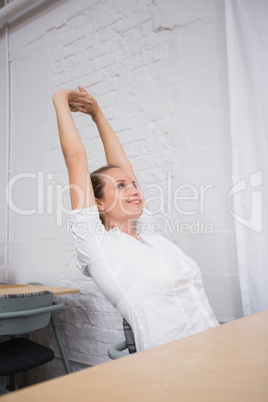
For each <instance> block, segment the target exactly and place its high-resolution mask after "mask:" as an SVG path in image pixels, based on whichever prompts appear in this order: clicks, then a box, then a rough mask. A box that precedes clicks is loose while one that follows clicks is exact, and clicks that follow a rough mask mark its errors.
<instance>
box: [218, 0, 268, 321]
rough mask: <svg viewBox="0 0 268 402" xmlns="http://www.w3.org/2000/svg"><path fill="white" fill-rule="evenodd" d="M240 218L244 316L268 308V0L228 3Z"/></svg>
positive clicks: (233, 208) (232, 198)
mask: <svg viewBox="0 0 268 402" xmlns="http://www.w3.org/2000/svg"><path fill="white" fill-rule="evenodd" d="M225 13H226V34H227V55H228V74H229V96H230V123H231V138H232V152H233V156H232V161H233V187H232V189H231V190H230V192H229V199H228V206H229V211H230V213H231V215H232V216H233V218H234V219H235V227H236V238H237V254H238V266H239V277H240V285H241V294H242V302H243V310H244V314H245V315H248V314H252V313H255V312H258V311H261V310H264V309H267V308H268V231H267V226H268V225H267V222H268V217H267V207H268V199H267V195H268V176H267V175H268V0H225Z"/></svg>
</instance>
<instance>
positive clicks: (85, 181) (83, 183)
mask: <svg viewBox="0 0 268 402" xmlns="http://www.w3.org/2000/svg"><path fill="white" fill-rule="evenodd" d="M53 102H54V106H55V109H56V114H57V122H58V129H59V137H60V142H61V147H62V152H63V155H64V158H65V162H66V166H67V169H68V173H69V181H70V196H71V204H72V209H73V221H74V223H73V227H72V231H73V235H74V241H75V246H76V250H77V265H78V268H79V269H80V270H81V271H82V272H83V273H84V274H85V275H87V276H91V277H92V278H93V279H94V281H95V283H96V284H97V286H98V287H99V288H100V290H101V291H102V292H103V294H104V295H105V296H106V297H107V298H108V300H110V302H111V303H112V304H113V305H114V306H115V307H116V308H117V309H118V311H119V312H120V313H121V314H122V316H123V317H124V318H125V319H126V320H127V321H128V323H129V324H130V325H131V327H132V329H133V332H134V337H135V343H136V348H137V351H140V350H143V349H148V348H151V347H154V346H157V345H161V344H163V343H166V342H169V341H173V340H175V339H179V338H182V337H185V336H188V335H190V334H194V333H196V332H199V331H203V330H205V329H208V328H211V327H214V326H216V325H218V322H217V320H216V318H215V316H214V313H213V311H212V309H211V307H210V305H209V302H208V300H207V297H206V295H205V293H204V289H203V285H202V279H201V273H200V270H199V268H198V266H197V265H196V264H195V262H194V261H192V260H191V259H190V258H189V257H187V256H186V255H185V254H184V253H183V252H182V251H181V250H180V249H179V248H178V247H177V246H176V245H175V244H173V243H172V242H170V241H168V240H167V239H165V238H164V237H162V236H161V235H159V234H156V233H154V232H153V230H151V228H152V222H151V216H150V213H149V212H148V210H147V209H146V204H145V201H144V199H143V195H142V192H141V189H140V187H139V184H138V181H137V178H136V177H135V174H134V172H133V170H132V166H131V163H130V161H129V160H128V158H127V156H126V154H125V152H124V150H123V148H122V146H121V144H120V142H119V140H118V138H117V136H116V134H115V133H114V131H113V129H112V128H111V126H110V125H109V123H108V122H107V120H106V119H105V117H104V115H103V113H102V111H101V109H100V107H99V105H98V103H97V101H96V100H95V99H94V98H93V97H92V96H91V95H90V94H89V93H88V92H87V91H86V90H85V89H84V88H82V87H79V91H75V90H70V89H65V90H61V91H58V92H56V93H55V94H54V96H53ZM71 111H73V112H78V111H79V112H82V113H87V114H89V115H90V116H91V117H92V119H93V121H94V122H95V124H96V126H97V128H98V131H99V135H100V138H101V140H102V142H103V146H104V150H105V155H106V160H107V164H108V166H106V167H104V168H101V169H98V170H97V171H95V172H93V173H92V174H91V176H90V175H89V171H88V165H87V155H86V151H85V148H84V146H83V143H82V141H81V138H80V136H79V133H78V130H77V128H76V126H75V123H74V121H73V118H72V114H71Z"/></svg>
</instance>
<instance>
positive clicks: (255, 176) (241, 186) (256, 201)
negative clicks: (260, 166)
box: [228, 170, 263, 233]
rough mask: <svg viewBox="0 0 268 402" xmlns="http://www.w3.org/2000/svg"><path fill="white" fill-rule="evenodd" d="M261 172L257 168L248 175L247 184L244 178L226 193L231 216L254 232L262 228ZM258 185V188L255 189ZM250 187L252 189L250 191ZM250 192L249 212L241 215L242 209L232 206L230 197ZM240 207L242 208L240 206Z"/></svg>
mask: <svg viewBox="0 0 268 402" xmlns="http://www.w3.org/2000/svg"><path fill="white" fill-rule="evenodd" d="M262 184H263V173H262V170H258V171H257V172H255V173H252V174H251V175H250V176H249V186H248V185H247V181H246V179H245V178H243V179H241V180H239V181H238V182H237V183H236V184H234V185H233V187H232V188H231V190H230V191H229V193H228V210H229V213H230V214H231V216H232V217H233V218H234V219H235V220H236V222H238V223H240V224H241V225H242V226H245V227H247V228H248V229H250V230H253V231H254V232H257V233H260V232H262V229H263V190H262V188H261V187H262ZM257 187H258V189H256V188H257ZM252 189H254V190H253V191H252ZM244 191H248V192H250V214H249V217H245V216H243V215H242V211H238V210H234V209H235V208H232V206H231V204H232V199H234V200H235V198H237V197H240V196H242V194H241V193H242V192H244ZM241 209H242V208H241Z"/></svg>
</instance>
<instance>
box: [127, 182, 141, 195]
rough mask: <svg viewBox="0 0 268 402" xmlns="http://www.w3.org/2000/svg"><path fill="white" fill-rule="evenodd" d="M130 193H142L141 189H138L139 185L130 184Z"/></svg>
mask: <svg viewBox="0 0 268 402" xmlns="http://www.w3.org/2000/svg"><path fill="white" fill-rule="evenodd" d="M128 193H129V194H130V195H132V196H133V195H138V196H139V195H140V192H139V190H138V189H137V187H135V186H134V185H133V184H130V185H129V186H128Z"/></svg>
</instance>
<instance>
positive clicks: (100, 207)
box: [95, 198, 104, 212]
mask: <svg viewBox="0 0 268 402" xmlns="http://www.w3.org/2000/svg"><path fill="white" fill-rule="evenodd" d="M95 201H96V205H97V207H98V210H99V211H100V212H103V211H104V205H103V202H102V201H100V200H98V198H95Z"/></svg>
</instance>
